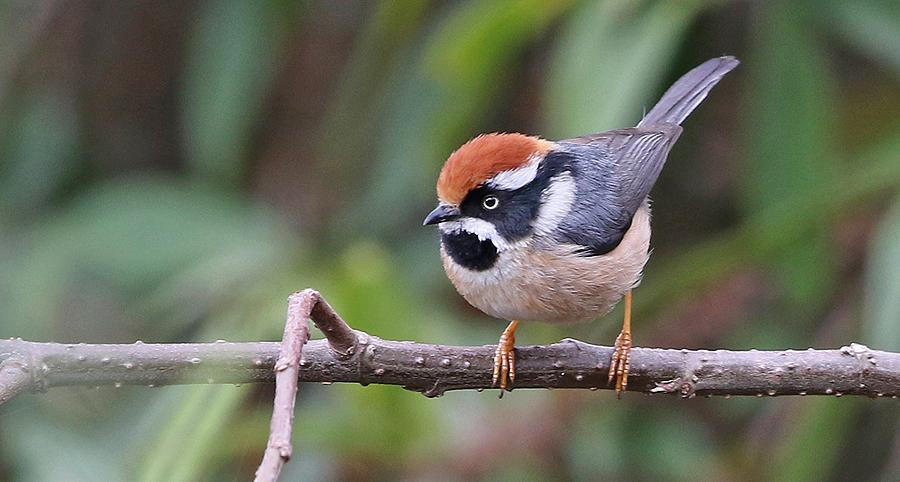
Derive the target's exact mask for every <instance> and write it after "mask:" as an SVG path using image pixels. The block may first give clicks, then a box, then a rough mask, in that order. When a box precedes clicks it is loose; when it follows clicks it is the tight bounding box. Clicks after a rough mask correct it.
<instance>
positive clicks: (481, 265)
mask: <svg viewBox="0 0 900 482" xmlns="http://www.w3.org/2000/svg"><path fill="white" fill-rule="evenodd" d="M738 63H739V62H738V60H737V59H735V58H734V57H719V58H715V59H711V60H708V61H706V62H704V63H703V64H701V65H700V66H698V67H696V68H694V69H693V70H691V71H690V72H688V73H687V74H685V75H684V76H683V77H681V78H680V79H679V80H678V81H677V82H675V84H673V85H672V86H671V87H670V88H669V90H668V91H666V93H665V94H664V95H663V97H662V99H660V101H659V102H658V103H657V104H656V105H655V106H654V107H653V108H652V109H651V110H650V112H648V113H647V114H646V115H645V116H644V118H643V119H641V121H640V122H639V123H638V124H637V126H636V127H630V128H625V129H615V130H611V131H606V132H600V133H597V134H591V135H587V136H584V137H576V138H573V139H566V140H561V141H548V140H545V139H541V138H540V137H533V136H527V135H523V134H516V133H493V134H484V135H480V136H478V137H476V138H474V139H472V140H470V141H469V142H467V143H465V144H463V146H462V147H460V148H459V149H457V150H456V151H455V152H453V154H451V155H450V157H449V158H448V159H447V162H446V163H445V164H444V167H443V169H442V170H441V173H440V176H439V177H438V181H437V195H438V206H437V208H435V209H434V210H433V211H431V213H429V214H428V216H427V217H426V218H425V222H424V224H425V225H430V224H437V225H438V229H439V231H440V234H441V258H442V259H443V264H444V270H445V271H446V272H447V276H448V277H449V278H450V281H451V282H452V283H453V286H454V287H456V289H457V291H459V293H460V294H461V295H462V296H463V298H465V299H466V300H467V301H468V302H469V303H471V304H472V305H473V306H475V307H476V308H478V309H479V310H481V311H483V312H484V313H486V314H488V315H489V316H493V317H496V318H502V319H505V320H509V321H510V323H509V326H507V328H506V330H504V331H503V334H502V335H501V336H500V342H499V343H498V344H497V350H496V352H495V356H494V373H493V384H494V386H497V384H498V382H499V385H500V389H501V392H500V393H501V394H502V393H503V390H506V389H512V384H513V382H514V381H515V376H516V368H515V367H516V358H515V351H514V346H515V332H516V328H517V327H518V325H519V322H520V321H532V320H534V321H544V322H550V323H559V322H577V321H587V320H591V319H594V318H597V317H599V316H601V315H604V314H606V313H608V312H609V311H610V310H611V309H612V308H613V306H615V305H616V303H618V302H619V300H620V299H622V297H623V296H624V298H625V320H624V323H623V326H622V331H621V333H620V334H619V336H618V337H617V338H616V343H615V351H614V353H613V356H612V363H611V366H610V370H609V383H612V381H613V380H614V379H615V388H616V392H617V393H619V394H621V392H622V391H624V390H626V389H627V387H628V370H629V357H630V350H631V343H632V341H631V290H632V289H633V288H635V287H636V286H637V285H638V283H639V282H640V280H641V273H642V270H643V268H644V264H645V263H647V260H648V258H649V257H650V251H649V248H650V204H649V199H648V194H649V193H650V189H651V188H652V187H653V184H654V183H655V182H656V178H657V177H658V176H659V172H660V171H661V170H662V167H663V165H664V164H665V162H666V157H667V156H668V154H669V151H670V150H671V149H672V146H673V145H674V144H675V141H676V140H678V136H679V135H680V134H681V126H680V124H681V123H682V121H684V119H685V118H686V117H687V116H688V115H689V114H690V113H691V112H692V111H693V110H694V109H695V108H696V107H697V106H698V105H700V103H701V102H703V99H704V98H706V95H707V93H709V91H710V89H712V88H713V86H715V85H716V84H717V83H718V82H719V80H720V79H721V78H722V77H723V76H724V75H725V74H726V73H728V72H729V71H731V70H732V69H733V68H735V67H736V66H737V65H738Z"/></svg>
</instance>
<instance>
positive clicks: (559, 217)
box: [533, 173, 575, 235]
mask: <svg viewBox="0 0 900 482" xmlns="http://www.w3.org/2000/svg"><path fill="white" fill-rule="evenodd" d="M574 203H575V180H574V179H572V176H571V175H570V174H569V173H563V174H560V175H558V176H555V177H554V178H553V179H551V180H550V186H548V187H547V189H544V192H543V193H541V207H540V209H539V210H538V215H537V218H536V219H535V220H534V225H533V227H534V231H535V233H537V234H539V235H547V234H550V233H552V232H553V231H554V230H556V228H558V227H559V225H560V223H562V221H563V220H564V219H565V218H566V216H568V215H569V212H570V211H571V210H572V205H573V204H574Z"/></svg>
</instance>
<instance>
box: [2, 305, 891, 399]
mask: <svg viewBox="0 0 900 482" xmlns="http://www.w3.org/2000/svg"><path fill="white" fill-rule="evenodd" d="M313 319H314V320H316V318H315V315H313ZM351 333H353V334H354V336H355V337H357V338H358V347H357V349H355V350H351V352H350V354H349V355H348V354H347V352H343V353H339V352H337V351H336V350H335V349H333V348H332V347H331V346H330V345H329V343H328V341H326V340H312V341H310V342H309V343H307V344H306V346H305V347H304V349H303V357H302V359H301V360H300V363H299V364H300V375H299V381H300V382H323V383H332V382H344V383H359V384H362V385H368V384H370V383H379V384H387V385H400V386H402V387H404V388H406V389H408V390H413V391H417V392H421V393H423V394H424V395H426V396H429V397H434V396H439V395H442V394H443V393H444V392H446V391H449V390H464V389H488V388H491V370H492V365H491V364H492V361H493V355H494V349H495V346H493V345H485V346H449V345H432V344H425V343H414V342H407V341H392V340H382V339H380V338H378V337H375V336H371V335H368V334H366V333H363V332H359V331H355V332H353V331H351ZM279 353H280V344H279V343H274V342H257V343H229V342H215V343H170V344H150V343H133V344H122V345H106V344H59V343H35V342H28V341H23V340H19V339H10V340H0V362H3V363H4V364H5V363H7V360H9V359H15V360H17V361H16V362H15V363H16V365H15V369H14V370H13V372H14V374H15V375H14V377H13V378H14V379H16V380H19V381H17V382H15V383H14V384H13V385H15V386H16V387H18V388H17V389H15V390H13V391H12V392H10V391H9V390H6V391H5V392H0V400H2V399H4V397H6V398H9V396H8V395H9V394H14V393H16V392H18V391H21V390H23V389H24V390H31V391H43V390H46V389H48V388H53V387H60V386H77V385H81V386H107V385H108V386H120V385H148V386H160V385H174V384H197V383H235V384H237V383H258V382H271V381H272V380H274V379H275V372H274V366H275V362H276V360H277V358H278V356H279ZM611 353H612V348H610V347H604V346H595V345H590V344H587V343H583V342H580V341H577V340H570V339H567V340H563V341H561V342H559V343H554V344H551V345H543V346H519V347H516V356H517V360H518V363H517V364H516V384H515V388H595V389H607V388H608V387H607V386H606V379H605V377H606V373H607V372H608V370H609V358H610V355H611ZM3 373H5V372H3ZM10 379H11V378H9V377H6V376H5V375H4V378H0V386H7V382H6V381H4V380H10ZM629 380H630V382H631V383H629V385H628V390H629V391H634V392H644V393H651V394H677V395H681V396H682V397H688V398H689V397H692V396H695V395H722V396H728V395H759V396H766V395H771V396H775V395H863V396H868V397H891V398H897V397H898V396H900V354H898V353H891V352H885V351H878V350H872V349H869V348H868V347H866V346H863V345H859V344H855V343H853V344H850V345H849V346H845V347H842V348H840V349H832V350H813V349H808V350H799V351H795V350H787V351H757V350H749V351H728V350H715V351H709V350H672V349H659V348H634V349H633V351H632V364H631V375H630V376H629ZM4 393H6V394H7V395H4Z"/></svg>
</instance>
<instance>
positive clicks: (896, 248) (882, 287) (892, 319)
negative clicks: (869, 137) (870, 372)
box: [862, 151, 900, 351]
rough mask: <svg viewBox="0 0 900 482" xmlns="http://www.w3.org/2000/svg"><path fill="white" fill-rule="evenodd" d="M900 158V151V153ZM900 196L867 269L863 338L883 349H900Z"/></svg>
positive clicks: (870, 255)
mask: <svg viewBox="0 0 900 482" xmlns="http://www.w3.org/2000/svg"><path fill="white" fill-rule="evenodd" d="M897 156H898V157H897V158H900V151H898V152H897ZM898 294H900V197H898V198H897V201H896V202H895V203H894V207H893V209H891V211H890V212H889V213H888V214H887V215H886V216H885V217H884V220H883V221H882V223H881V226H880V227H879V229H878V233H877V235H876V236H875V240H874V242H873V245H872V249H871V250H870V253H869V260H868V263H867V272H866V297H865V300H866V305H865V308H866V310H865V313H866V316H865V321H864V323H863V333H862V341H863V343H866V344H869V345H870V346H872V348H876V349H879V350H889V351H900V296H898Z"/></svg>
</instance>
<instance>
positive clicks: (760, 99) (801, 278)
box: [744, 1, 838, 316]
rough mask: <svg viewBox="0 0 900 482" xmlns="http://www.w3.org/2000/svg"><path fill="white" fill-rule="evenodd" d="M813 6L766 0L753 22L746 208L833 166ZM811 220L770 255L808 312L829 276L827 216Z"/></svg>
mask: <svg viewBox="0 0 900 482" xmlns="http://www.w3.org/2000/svg"><path fill="white" fill-rule="evenodd" d="M812 9H813V6H812V4H810V3H797V2H785V1H776V2H769V3H767V4H766V6H765V7H764V9H763V12H762V15H761V16H760V17H759V18H758V19H757V22H756V29H755V32H756V37H755V38H754V54H753V56H751V58H750V59H749V61H748V62H747V65H748V71H749V76H750V78H751V86H750V89H751V94H750V95H749V98H750V99H752V101H751V103H750V104H749V113H748V116H747V117H748V120H747V124H746V129H747V132H748V136H749V141H748V146H747V152H748V154H747V160H748V161H747V172H746V175H745V176H744V200H745V201H746V206H747V209H748V210H751V211H756V210H760V209H767V208H770V207H776V206H784V205H783V204H782V203H784V201H785V200H786V199H789V198H791V196H793V195H794V193H795V192H804V191H810V190H811V189H814V188H816V187H817V186H820V185H822V184H823V183H826V182H828V181H830V180H831V179H834V178H835V177H836V174H837V159H838V156H837V153H836V152H835V147H834V145H833V143H832V142H831V141H832V140H833V136H832V134H831V133H832V132H833V129H834V125H835V123H834V119H833V117H832V116H833V112H834V111H835V106H834V101H833V99H834V95H833V89H832V83H833V79H832V78H831V75H830V74H829V72H828V69H827V68H826V65H825V54H824V52H823V50H822V48H821V47H820V42H819V41H818V39H817V38H816V37H815V35H814V32H813V31H812V30H811V29H810V25H809V18H810V14H811V12H810V10H812ZM816 224H817V225H816ZM816 224H811V225H810V229H811V231H810V232H809V233H808V235H807V236H805V237H804V239H803V240H802V242H800V243H798V244H797V245H796V246H793V247H791V248H790V249H789V250H788V251H787V252H785V253H783V254H781V255H780V256H778V258H777V264H778V274H779V276H780V277H781V278H782V280H783V288H784V289H785V291H786V292H787V294H788V295H790V296H791V298H792V301H793V302H794V303H792V305H793V306H798V307H799V308H800V309H802V310H804V311H805V312H807V313H811V312H813V311H814V310H816V308H817V306H819V304H820V303H821V302H822V301H823V300H824V299H825V297H826V295H827V294H828V293H829V292H830V290H831V289H832V287H833V283H834V280H833V273H834V257H833V256H832V255H831V247H830V246H829V244H828V236H827V234H828V233H827V224H826V223H816ZM788 316H796V314H789V315H788Z"/></svg>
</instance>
